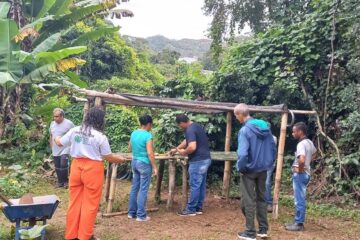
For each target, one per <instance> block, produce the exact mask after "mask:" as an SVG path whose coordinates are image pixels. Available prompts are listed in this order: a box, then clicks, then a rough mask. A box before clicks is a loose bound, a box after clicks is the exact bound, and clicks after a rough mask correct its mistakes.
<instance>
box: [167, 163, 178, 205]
mask: <svg viewBox="0 0 360 240" xmlns="http://www.w3.org/2000/svg"><path fill="white" fill-rule="evenodd" d="M175 177H176V168H175V160H170V161H169V196H168V201H167V205H166V208H167V209H171V208H172V206H173V203H174V194H175Z"/></svg>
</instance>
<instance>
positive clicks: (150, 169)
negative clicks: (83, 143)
mask: <svg viewBox="0 0 360 240" xmlns="http://www.w3.org/2000/svg"><path fill="white" fill-rule="evenodd" d="M139 121H140V125H141V126H140V128H139V129H137V130H135V131H133V132H132V133H131V137H130V143H129V150H130V151H131V152H132V162H131V168H132V173H133V179H132V186H131V191H130V199H129V210H128V218H130V219H135V218H136V221H139V222H142V221H149V220H150V217H149V216H147V213H146V210H145V208H146V201H147V194H148V191H149V186H150V182H151V173H152V176H157V166H156V162H155V154H154V146H153V136H152V134H151V133H150V130H151V128H152V123H153V121H152V118H151V116H149V115H144V116H142V117H140V118H139Z"/></svg>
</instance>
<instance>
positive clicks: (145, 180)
mask: <svg viewBox="0 0 360 240" xmlns="http://www.w3.org/2000/svg"><path fill="white" fill-rule="evenodd" d="M131 168H132V173H133V179H132V185H131V191H130V199H129V210H128V214H129V215H130V216H133V217H138V218H141V219H145V218H146V210H145V208H146V201H147V195H148V191H149V186H150V182H151V174H152V167H151V165H150V164H146V163H144V162H141V161H139V160H136V159H133V160H132V162H131Z"/></svg>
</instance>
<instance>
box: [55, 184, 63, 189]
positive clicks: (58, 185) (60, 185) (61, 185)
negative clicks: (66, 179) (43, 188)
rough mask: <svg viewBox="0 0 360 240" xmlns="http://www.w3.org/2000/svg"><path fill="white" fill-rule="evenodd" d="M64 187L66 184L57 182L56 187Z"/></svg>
mask: <svg viewBox="0 0 360 240" xmlns="http://www.w3.org/2000/svg"><path fill="white" fill-rule="evenodd" d="M63 187H64V184H63V183H58V184H56V186H55V188H63Z"/></svg>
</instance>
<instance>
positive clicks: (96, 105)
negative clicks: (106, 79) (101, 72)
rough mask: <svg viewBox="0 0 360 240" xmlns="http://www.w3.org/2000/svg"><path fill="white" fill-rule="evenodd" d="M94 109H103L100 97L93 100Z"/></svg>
mask: <svg viewBox="0 0 360 240" xmlns="http://www.w3.org/2000/svg"><path fill="white" fill-rule="evenodd" d="M94 105H95V107H99V108H101V109H103V100H102V98H101V97H96V98H95V104H94Z"/></svg>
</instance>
